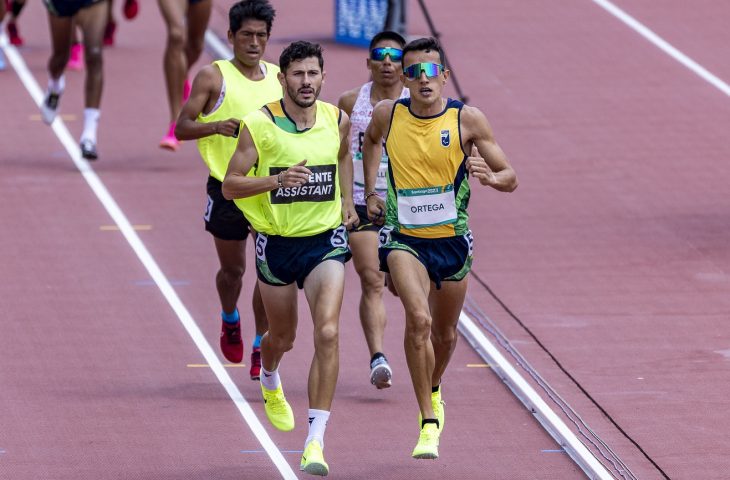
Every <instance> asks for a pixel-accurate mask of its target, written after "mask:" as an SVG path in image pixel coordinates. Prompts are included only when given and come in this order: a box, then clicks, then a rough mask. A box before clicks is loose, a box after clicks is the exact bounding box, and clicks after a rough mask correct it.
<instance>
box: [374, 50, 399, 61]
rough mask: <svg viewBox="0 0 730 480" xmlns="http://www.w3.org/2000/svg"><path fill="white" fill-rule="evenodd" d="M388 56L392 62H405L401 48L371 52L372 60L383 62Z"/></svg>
mask: <svg viewBox="0 0 730 480" xmlns="http://www.w3.org/2000/svg"><path fill="white" fill-rule="evenodd" d="M386 55H388V56H390V61H391V62H400V61H401V60H403V50H401V49H400V48H392V47H381V48H373V49H372V50H370V59H371V60H376V61H378V62H382V61H383V60H385V57H386Z"/></svg>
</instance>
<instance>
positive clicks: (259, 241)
mask: <svg viewBox="0 0 730 480" xmlns="http://www.w3.org/2000/svg"><path fill="white" fill-rule="evenodd" d="M268 241H269V239H268V238H267V237H266V235H263V234H261V233H257V234H256V258H258V259H259V260H260V261H261V262H265V261H266V244H267V243H268Z"/></svg>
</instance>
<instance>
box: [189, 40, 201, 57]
mask: <svg viewBox="0 0 730 480" xmlns="http://www.w3.org/2000/svg"><path fill="white" fill-rule="evenodd" d="M204 46H205V44H204V43H203V41H200V42H188V43H187V44H186V46H185V48H186V49H187V51H188V57H189V58H194V59H197V58H198V57H200V54H202V53H203V47H204Z"/></svg>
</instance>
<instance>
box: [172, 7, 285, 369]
mask: <svg viewBox="0 0 730 480" xmlns="http://www.w3.org/2000/svg"><path fill="white" fill-rule="evenodd" d="M275 15H276V13H275V12H274V9H273V8H272V7H271V5H270V4H269V2H268V1H267V0H244V1H241V2H238V3H235V4H234V5H233V6H232V7H231V8H230V11H229V14H228V17H229V30H228V41H229V42H231V44H232V45H233V58H232V59H230V60H218V61H216V62H213V63H212V64H211V65H208V66H206V67H203V68H202V69H201V70H200V72H198V74H197V75H196V76H195V79H194V80H193V88H192V91H191V93H190V98H189V99H188V101H187V103H186V104H185V106H184V107H183V109H182V112H181V113H180V117H179V118H178V121H177V127H176V130H175V132H176V135H177V137H178V138H180V139H183V140H197V141H198V150H199V151H200V155H201V156H202V157H203V160H204V161H205V163H206V164H207V165H208V168H209V169H210V176H209V177H208V206H207V209H206V212H205V229H206V230H207V231H209V232H210V233H211V234H212V235H213V241H214V242H215V249H216V252H217V253H218V259H219V262H220V269H219V270H218V273H217V274H216V278H215V283H216V288H217V290H218V296H219V298H220V302H221V307H222V312H221V317H222V321H221V335H220V346H221V350H222V351H223V355H224V356H225V357H226V359H228V360H229V361H231V362H234V363H240V362H241V360H242V358H243V342H242V341H241V322H240V315H239V313H238V308H237V307H236V304H237V303H238V297H239V295H240V293H241V287H242V281H241V279H242V277H243V273H244V272H245V270H246V237H247V236H248V232H249V227H250V224H249V223H248V221H247V220H246V218H245V217H244V216H243V214H242V213H241V211H240V210H239V208H238V207H237V206H236V205H235V204H234V203H233V202H232V201H230V200H226V199H225V198H223V195H222V193H221V185H222V183H221V182H223V177H224V176H225V174H226V169H227V168H228V161H229V160H230V159H231V155H233V151H234V150H235V148H236V142H237V141H238V140H237V135H238V131H239V128H240V124H241V120H240V119H241V118H242V117H243V116H244V115H246V114H247V113H250V112H252V111H254V110H257V109H259V108H261V106H262V105H264V104H265V103H267V102H270V101H273V100H276V99H279V98H281V84H280V83H279V79H278V78H277V74H278V73H279V67H277V66H276V65H273V64H271V63H268V62H264V61H263V60H262V57H263V55H264V50H265V49H266V43H267V42H268V40H269V36H270V35H271V24H272V22H273V20H274V16H275ZM252 303H253V314H254V321H255V323H256V337H255V338H254V341H253V348H252V352H251V366H250V367H251V368H250V375H251V379H252V380H258V379H259V374H260V370H261V354H260V346H261V337H262V336H263V334H264V333H266V330H267V329H268V323H267V322H266V313H265V311H264V306H263V303H262V302H261V294H260V293H259V291H258V286H257V287H255V288H254V292H253V302H252Z"/></svg>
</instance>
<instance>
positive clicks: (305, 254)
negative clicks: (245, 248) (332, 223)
mask: <svg viewBox="0 0 730 480" xmlns="http://www.w3.org/2000/svg"><path fill="white" fill-rule="evenodd" d="M351 257H352V253H351V252H350V247H349V245H348V242H347V231H346V230H345V226H344V225H340V226H339V227H337V228H335V229H334V230H327V231H325V232H322V233H319V234H317V235H312V236H310V237H280V236H278V235H264V234H263V233H257V234H256V273H257V275H258V278H259V280H261V281H262V282H264V283H266V284H267V285H274V286H283V285H290V284H292V283H294V282H297V287H299V288H300V289H301V288H303V287H304V280H305V279H306V278H307V276H308V275H309V274H310V273H312V270H314V269H315V267H316V266H317V265H319V264H320V263H322V262H324V261H325V260H335V261H338V262H342V263H345V262H347V261H348V260H349V259H350V258H351Z"/></svg>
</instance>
